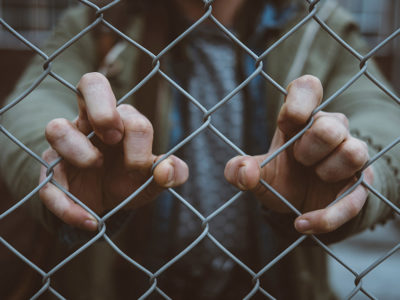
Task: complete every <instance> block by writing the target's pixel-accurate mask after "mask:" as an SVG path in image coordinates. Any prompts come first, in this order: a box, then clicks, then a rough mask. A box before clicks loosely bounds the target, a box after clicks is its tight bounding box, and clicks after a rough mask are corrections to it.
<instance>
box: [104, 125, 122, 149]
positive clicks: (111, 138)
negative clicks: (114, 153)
mask: <svg viewBox="0 0 400 300" xmlns="http://www.w3.org/2000/svg"><path fill="white" fill-rule="evenodd" d="M121 138H122V134H121V132H120V131H118V130H116V129H108V130H107V131H106V132H105V133H104V135H103V139H104V142H106V143H107V144H110V145H114V144H116V143H118V142H119V141H120V140H121Z"/></svg>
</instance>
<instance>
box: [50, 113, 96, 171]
mask: <svg viewBox="0 0 400 300" xmlns="http://www.w3.org/2000/svg"><path fill="white" fill-rule="evenodd" d="M46 138H47V140H48V142H49V143H50V145H51V147H52V148H53V149H54V150H55V151H57V152H58V154H59V155H60V156H61V157H63V158H64V159H65V160H66V161H68V162H69V163H71V164H72V165H74V166H77V167H81V168H88V167H94V166H97V167H99V166H101V165H102V163H103V156H102V154H101V153H100V151H99V150H98V149H97V148H96V147H95V146H93V145H92V143H91V142H90V141H89V140H88V138H87V137H86V136H85V135H84V134H83V133H82V132H80V131H79V130H78V129H77V128H76V126H75V125H74V124H72V123H71V122H70V121H68V120H66V119H54V120H52V121H50V123H49V124H48V125H47V126H46Z"/></svg>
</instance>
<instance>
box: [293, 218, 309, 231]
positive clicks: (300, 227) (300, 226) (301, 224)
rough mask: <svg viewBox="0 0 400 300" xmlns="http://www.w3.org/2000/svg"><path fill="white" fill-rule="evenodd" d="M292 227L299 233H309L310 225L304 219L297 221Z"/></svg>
mask: <svg viewBox="0 0 400 300" xmlns="http://www.w3.org/2000/svg"><path fill="white" fill-rule="evenodd" d="M294 227H295V228H296V230H297V231H299V232H301V233H311V231H310V229H311V224H310V222H309V221H308V220H306V219H300V220H297V221H296V223H295V224H294Z"/></svg>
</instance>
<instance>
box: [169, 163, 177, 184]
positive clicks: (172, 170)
mask: <svg viewBox="0 0 400 300" xmlns="http://www.w3.org/2000/svg"><path fill="white" fill-rule="evenodd" d="M174 173H175V172H174V167H173V166H172V165H170V167H169V170H168V179H167V186H171V185H172V183H173V182H174V175H175V174H174Z"/></svg>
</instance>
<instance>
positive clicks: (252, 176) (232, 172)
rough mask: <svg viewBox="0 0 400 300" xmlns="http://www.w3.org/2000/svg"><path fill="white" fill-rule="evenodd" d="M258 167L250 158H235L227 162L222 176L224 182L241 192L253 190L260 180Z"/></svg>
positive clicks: (252, 158)
mask: <svg viewBox="0 0 400 300" xmlns="http://www.w3.org/2000/svg"><path fill="white" fill-rule="evenodd" d="M260 173H261V170H260V165H259V162H258V160H257V159H256V158H255V157H252V156H236V157H234V158H232V159H231V160H229V161H228V163H227V164H226V166H225V171H224V175H225V178H226V180H227V181H228V182H229V183H231V184H233V185H234V186H236V187H237V188H239V189H241V190H244V191H246V190H252V189H254V188H255V187H256V186H257V184H258V182H259V180H260Z"/></svg>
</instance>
